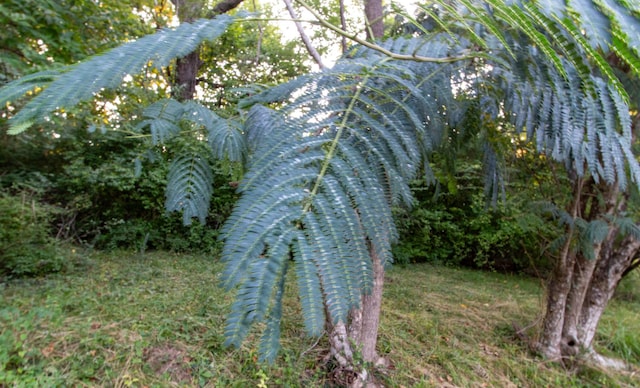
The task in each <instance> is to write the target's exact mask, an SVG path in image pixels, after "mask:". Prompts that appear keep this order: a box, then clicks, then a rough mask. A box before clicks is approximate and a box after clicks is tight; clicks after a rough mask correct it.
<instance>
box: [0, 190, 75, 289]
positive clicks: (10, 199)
mask: <svg viewBox="0 0 640 388" xmlns="http://www.w3.org/2000/svg"><path fill="white" fill-rule="evenodd" d="M54 212H55V209H53V208H51V207H47V206H44V205H41V204H39V203H38V202H37V201H36V200H35V199H34V198H32V197H30V196H29V195H28V194H27V193H24V192H23V193H21V194H18V195H10V194H7V193H0V276H3V277H5V276H9V277H20V276H38V275H44V274H47V273H52V272H59V271H61V270H62V269H64V267H65V259H64V256H63V255H62V254H61V252H60V249H59V247H58V246H57V244H56V242H55V240H54V239H53V238H51V237H50V236H49V229H50V220H51V217H52V216H53V214H54Z"/></svg>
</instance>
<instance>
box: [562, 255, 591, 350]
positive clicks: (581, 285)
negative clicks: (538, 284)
mask: <svg viewBox="0 0 640 388" xmlns="http://www.w3.org/2000/svg"><path fill="white" fill-rule="evenodd" d="M598 250H599V249H598ZM596 257H598V253H596ZM595 264H596V260H588V259H587V258H585V257H584V255H578V256H577V257H576V259H575V264H574V268H573V277H572V280H571V290H570V291H569V295H568V296H567V301H566V306H565V311H564V325H563V328H562V340H561V345H560V346H561V353H562V355H563V356H576V355H577V354H578V353H579V351H580V343H579V339H578V318H579V316H580V311H581V310H582V303H583V301H584V298H585V295H586V293H587V290H588V288H589V284H590V282H591V275H592V274H593V270H594V268H595Z"/></svg>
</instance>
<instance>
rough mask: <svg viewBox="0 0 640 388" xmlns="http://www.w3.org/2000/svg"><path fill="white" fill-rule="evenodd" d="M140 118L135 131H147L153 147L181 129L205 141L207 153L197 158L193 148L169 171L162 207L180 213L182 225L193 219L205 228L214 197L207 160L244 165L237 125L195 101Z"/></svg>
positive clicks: (170, 104)
mask: <svg viewBox="0 0 640 388" xmlns="http://www.w3.org/2000/svg"><path fill="white" fill-rule="evenodd" d="M143 117H144V118H145V119H144V120H142V121H141V122H140V123H139V124H138V125H137V127H136V128H137V130H140V131H144V130H145V129H147V128H148V129H149V132H150V134H151V141H152V144H153V145H154V146H155V145H159V144H166V143H167V142H169V141H170V140H171V139H172V138H174V137H176V136H178V135H179V134H180V132H181V131H182V129H183V127H186V128H187V129H188V130H193V131H195V132H196V133H202V134H203V136H206V137H207V139H208V143H209V146H210V153H208V154H200V153H198V151H202V150H203V148H202V147H196V148H192V149H191V150H192V152H191V153H189V154H187V155H182V156H178V157H177V158H176V159H175V160H174V161H173V163H172V164H171V166H170V167H169V174H168V177H167V180H168V181H167V191H166V203H165V205H166V209H167V211H168V212H173V211H178V212H182V216H183V220H184V224H185V225H190V224H191V219H192V218H194V217H195V218H198V219H199V220H200V222H201V223H202V224H204V223H205V219H206V217H207V214H208V212H209V202H210V200H211V196H212V194H213V187H212V184H213V174H212V171H211V166H210V164H209V159H210V158H209V156H213V157H214V158H216V159H219V160H227V161H229V162H232V163H242V162H244V161H245V159H246V152H247V146H246V145H245V137H244V135H243V134H242V131H241V128H240V124H238V123H237V122H236V121H235V120H233V119H223V118H222V117H220V116H218V115H217V114H215V113H214V112H213V111H211V110H210V109H209V108H207V107H205V106H204V105H201V104H199V103H197V102H195V101H187V102H185V103H180V102H178V101H176V100H173V99H164V100H160V101H157V102H155V103H153V104H151V105H149V106H148V107H147V108H145V110H144V112H143Z"/></svg>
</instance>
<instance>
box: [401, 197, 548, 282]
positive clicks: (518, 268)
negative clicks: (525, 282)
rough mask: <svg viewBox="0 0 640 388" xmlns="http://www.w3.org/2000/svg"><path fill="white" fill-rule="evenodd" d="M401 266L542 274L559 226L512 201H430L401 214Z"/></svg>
mask: <svg viewBox="0 0 640 388" xmlns="http://www.w3.org/2000/svg"><path fill="white" fill-rule="evenodd" d="M396 223H397V225H398V230H399V233H400V242H399V244H398V245H397V246H396V247H394V255H395V260H396V262H397V263H399V264H406V263H416V262H431V263H438V264H445V265H453V266H465V267H473V268H479V269H489V270H496V271H501V272H529V273H534V274H541V273H542V272H544V271H546V270H547V269H548V265H549V263H548V261H547V259H546V258H545V257H544V256H543V255H542V252H543V249H542V247H543V246H544V241H546V240H547V239H549V238H550V236H552V235H553V233H554V225H553V224H551V223H549V222H546V221H545V220H543V219H542V218H541V217H540V216H538V215H536V214H535V213H533V211H531V210H528V209H527V208H523V207H521V206H518V205H517V204H515V203H513V202H507V203H505V204H501V205H499V206H497V207H495V208H491V207H487V206H486V203H485V201H484V199H483V198H482V196H481V195H476V196H472V197H471V200H470V201H468V202H467V201H466V200H464V201H463V200H461V199H460V198H457V199H454V200H452V199H451V198H449V199H448V200H444V201H436V200H432V199H425V200H422V201H419V202H418V203H417V206H416V207H415V208H414V209H412V210H410V211H408V210H397V211H396Z"/></svg>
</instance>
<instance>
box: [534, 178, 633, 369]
mask: <svg viewBox="0 0 640 388" xmlns="http://www.w3.org/2000/svg"><path fill="white" fill-rule="evenodd" d="M596 199H597V200H596ZM626 203H627V197H626V195H624V194H623V195H621V194H620V192H619V188H618V185H617V182H614V183H613V184H610V185H600V186H599V185H598V184H596V183H595V182H594V181H593V180H592V179H588V180H586V181H581V180H577V181H576V184H575V186H574V198H573V203H572V205H571V208H572V210H571V211H570V212H571V216H572V217H573V218H574V219H576V218H577V217H580V218H583V219H585V220H586V221H593V220H597V219H601V220H607V222H609V230H608V232H607V235H606V236H605V238H604V239H603V240H602V241H593V253H594V257H595V258H594V259H593V260H589V259H588V258H587V257H586V256H585V255H584V254H583V253H577V252H575V251H576V250H575V249H571V244H572V242H571V240H572V239H573V238H574V236H575V234H576V233H579V231H578V230H576V229H572V228H569V230H568V233H567V234H568V235H569V237H568V238H567V241H566V242H565V245H564V247H563V250H562V252H561V255H560V258H559V260H558V264H557V266H556V269H555V271H554V273H553V276H552V278H551V280H550V283H549V287H548V290H547V292H548V295H547V310H546V314H545V317H544V321H543V327H542V333H541V336H540V349H539V350H540V352H541V353H542V355H544V356H546V357H548V358H551V359H554V360H563V361H564V360H568V359H573V358H575V357H576V356H582V359H584V360H586V361H587V362H590V363H596V364H598V366H601V367H607V368H616V369H619V368H621V367H623V366H624V363H622V362H621V361H617V360H612V359H609V358H606V357H602V356H600V355H599V354H597V353H596V352H595V350H594V349H593V346H592V344H593V339H594V337H595V334H596V330H597V327H598V323H599V322H600V318H601V317H602V313H603V312H604V309H605V307H606V306H607V304H608V303H609V300H611V297H612V296H613V294H614V292H615V289H616V287H617V285H618V283H619V282H620V279H622V276H623V274H624V273H625V271H626V270H627V269H628V268H630V267H631V265H632V263H633V260H634V258H635V257H636V255H637V254H638V252H640V241H638V240H635V239H634V238H633V237H632V236H626V237H624V239H623V240H622V241H619V240H620V233H619V232H620V228H619V227H618V226H617V225H616V224H614V223H613V222H612V221H611V220H613V219H615V217H617V216H619V215H620V214H623V212H624V211H625V210H626Z"/></svg>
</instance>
